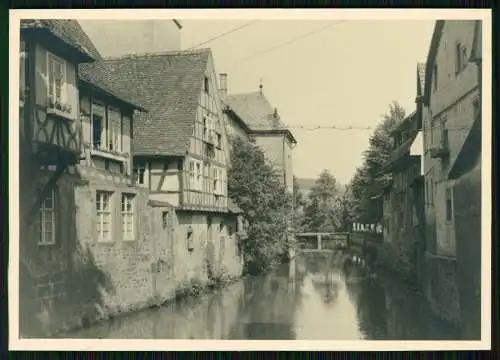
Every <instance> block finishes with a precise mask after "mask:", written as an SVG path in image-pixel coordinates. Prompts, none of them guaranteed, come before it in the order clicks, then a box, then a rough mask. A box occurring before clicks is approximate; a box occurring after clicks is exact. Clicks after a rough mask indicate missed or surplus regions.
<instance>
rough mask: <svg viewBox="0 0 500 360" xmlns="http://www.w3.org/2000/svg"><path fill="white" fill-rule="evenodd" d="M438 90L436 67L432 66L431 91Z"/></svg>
mask: <svg viewBox="0 0 500 360" xmlns="http://www.w3.org/2000/svg"><path fill="white" fill-rule="evenodd" d="M437 89H438V66H437V65H436V64H434V67H433V69H432V90H433V92H435V91H437Z"/></svg>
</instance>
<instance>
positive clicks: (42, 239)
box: [36, 187, 58, 246]
mask: <svg viewBox="0 0 500 360" xmlns="http://www.w3.org/2000/svg"><path fill="white" fill-rule="evenodd" d="M49 197H50V200H51V202H52V207H46V202H47V200H48V199H49ZM57 201H58V196H57V188H55V187H54V188H52V189H51V190H50V194H49V195H48V196H47V197H46V198H45V199H44V200H43V202H42V203H41V204H40V208H39V209H38V220H37V221H36V224H37V230H38V232H39V234H38V239H37V245H38V246H54V245H56V244H57V222H58V221H57V218H58V216H57ZM47 213H50V214H51V218H50V219H49V221H50V224H51V225H52V236H51V237H50V240H47V239H46V229H45V226H46V221H45V216H44V214H47Z"/></svg>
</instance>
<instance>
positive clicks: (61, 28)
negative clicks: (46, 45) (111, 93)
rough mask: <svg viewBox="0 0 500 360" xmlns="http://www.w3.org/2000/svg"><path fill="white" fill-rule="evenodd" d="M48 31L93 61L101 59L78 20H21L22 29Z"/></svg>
mask: <svg viewBox="0 0 500 360" xmlns="http://www.w3.org/2000/svg"><path fill="white" fill-rule="evenodd" d="M37 28H38V29H46V30H48V31H49V32H51V33H52V34H53V35H54V36H57V37H58V38H60V39H61V40H63V41H64V42H66V43H67V44H68V45H71V46H72V47H74V48H76V49H77V50H78V51H80V52H82V53H84V54H87V55H88V56H90V57H91V58H93V59H96V60H97V59H101V58H102V57H101V54H99V51H97V49H96V47H95V46H94V44H93V43H92V41H91V40H90V38H89V37H88V36H87V33H86V32H85V31H84V30H83V29H82V27H81V26H80V24H79V23H78V21H77V20H60V19H37V20H24V19H23V20H21V29H37Z"/></svg>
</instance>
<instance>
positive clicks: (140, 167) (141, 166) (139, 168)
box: [134, 161, 148, 185]
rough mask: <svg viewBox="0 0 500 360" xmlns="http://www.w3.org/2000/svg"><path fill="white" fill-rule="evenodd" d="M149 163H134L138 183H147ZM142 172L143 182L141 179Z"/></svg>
mask: <svg viewBox="0 0 500 360" xmlns="http://www.w3.org/2000/svg"><path fill="white" fill-rule="evenodd" d="M147 168H148V163H147V162H146V161H138V162H136V163H135V164H134V178H135V182H136V183H137V184H138V185H146V174H147ZM141 172H142V182H141V181H140V180H141Z"/></svg>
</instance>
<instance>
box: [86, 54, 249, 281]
mask: <svg viewBox="0 0 500 360" xmlns="http://www.w3.org/2000/svg"><path fill="white" fill-rule="evenodd" d="M88 67H89V68H92V71H93V72H94V73H96V74H98V76H99V77H102V78H111V77H112V78H113V80H112V81H113V83H114V84H115V85H116V86H118V88H119V89H120V90H121V91H123V92H124V93H126V94H127V95H128V96H129V97H130V98H133V99H136V100H137V101H139V102H140V103H141V104H143V105H144V106H145V108H146V109H147V111H148V112H147V113H146V112H142V113H140V114H139V115H138V117H137V121H136V122H135V126H134V143H133V146H134V174H135V178H134V181H135V183H136V185H137V186H138V187H142V188H145V189H147V190H148V191H149V194H150V195H149V197H150V201H151V202H153V203H154V204H156V206H160V207H161V206H163V207H164V208H165V209H175V218H174V220H173V223H172V226H173V227H174V229H175V230H174V232H175V238H174V241H175V243H176V244H183V246H181V247H176V250H175V251H176V252H175V273H176V277H177V278H178V280H182V279H184V280H189V279H191V278H195V277H201V278H202V279H207V278H208V277H210V276H211V275H215V274H216V273H218V271H219V270H221V269H222V268H224V267H225V268H228V269H227V270H228V271H230V272H233V273H236V274H237V273H238V272H240V271H241V262H240V257H239V256H238V251H237V247H236V237H235V236H234V235H235V232H236V231H237V223H238V221H237V216H236V214H235V212H239V211H240V210H239V209H237V208H236V207H235V206H232V205H231V204H232V203H231V202H229V203H228V194H227V163H228V153H227V147H228V144H227V136H226V129H225V127H224V126H223V123H222V108H221V102H220V99H219V93H218V87H217V82H216V78H215V71H214V64H213V59H212V54H211V52H210V50H206V49H203V50H198V51H192V52H167V53H156V54H143V55H128V56H123V57H117V58H109V59H106V60H104V61H99V62H96V63H94V64H90V65H88ZM231 269H232V270H231Z"/></svg>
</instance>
